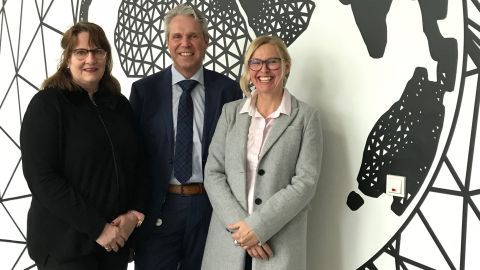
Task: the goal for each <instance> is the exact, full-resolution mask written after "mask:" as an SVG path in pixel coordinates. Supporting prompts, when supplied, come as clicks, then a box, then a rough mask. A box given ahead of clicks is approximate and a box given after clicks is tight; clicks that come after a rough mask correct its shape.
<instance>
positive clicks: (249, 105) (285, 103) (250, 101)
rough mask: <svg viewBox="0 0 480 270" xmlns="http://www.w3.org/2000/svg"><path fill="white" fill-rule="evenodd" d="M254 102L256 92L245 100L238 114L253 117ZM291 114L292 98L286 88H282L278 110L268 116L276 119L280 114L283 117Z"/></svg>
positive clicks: (254, 113)
mask: <svg viewBox="0 0 480 270" xmlns="http://www.w3.org/2000/svg"><path fill="white" fill-rule="evenodd" d="M256 101H257V94H256V92H253V94H252V96H251V97H249V98H247V100H246V101H245V103H244V104H243V107H242V109H241V110H240V113H248V115H250V116H255V115H256V114H257V107H256ZM291 112H292V97H291V95H290V92H288V90H287V88H284V89H283V96H282V101H281V102H280V105H279V106H278V108H277V109H276V110H275V111H274V112H273V113H272V114H271V115H270V116H271V117H272V118H277V117H279V116H280V114H281V113H282V114H285V115H290V113H291Z"/></svg>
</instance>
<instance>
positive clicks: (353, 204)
mask: <svg viewBox="0 0 480 270" xmlns="http://www.w3.org/2000/svg"><path fill="white" fill-rule="evenodd" d="M363 204H364V200H363V198H362V196H360V194H358V193H356V192H355V191H352V192H350V194H348V197H347V205H348V207H349V208H350V209H351V210H352V211H356V210H358V209H359V208H360V207H362V205H363Z"/></svg>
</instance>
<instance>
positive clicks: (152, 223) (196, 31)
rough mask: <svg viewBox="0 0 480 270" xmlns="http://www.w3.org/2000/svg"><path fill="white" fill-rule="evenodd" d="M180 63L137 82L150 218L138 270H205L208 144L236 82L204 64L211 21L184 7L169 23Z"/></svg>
mask: <svg viewBox="0 0 480 270" xmlns="http://www.w3.org/2000/svg"><path fill="white" fill-rule="evenodd" d="M164 25H165V35H166V40H167V43H168V50H169V52H170V55H171V58H172V60H173V64H172V65H171V66H169V67H167V68H165V69H164V70H162V71H161V72H158V73H155V74H153V75H150V76H148V77H146V78H143V79H141V80H139V81H136V82H135V83H133V85H132V90H131V94H130V102H131V105H132V108H133V111H134V115H135V118H136V124H137V128H138V132H139V134H140V138H141V139H142V144H143V147H144V154H145V167H146V168H145V174H144V176H143V177H144V181H145V182H146V185H147V186H148V187H149V190H148V192H147V194H148V195H149V198H147V201H148V209H147V212H146V213H145V215H146V218H145V221H144V222H143V225H142V227H141V228H140V230H139V231H138V235H137V243H136V247H135V268H136V269H137V270H143V269H145V270H147V269H148V270H167V269H168V270H170V269H172V270H176V269H182V270H193V269H200V266H201V261H202V256H203V250H204V247H205V239H206V236H207V232H208V226H209V223H210V217H211V213H212V208H211V205H210V202H209V200H208V197H207V195H206V193H205V189H204V187H203V170H204V166H205V162H206V160H207V154H208V146H209V144H210V141H211V139H212V136H213V133H214V131H215V126H216V124H217V120H218V118H219V116H220V113H221V109H222V107H223V104H225V103H227V102H230V101H233V100H236V99H239V98H241V97H242V92H241V90H240V87H239V85H238V83H237V82H235V81H233V80H231V79H229V78H228V77H226V76H224V75H221V74H219V73H217V72H214V71H211V70H207V69H205V68H204V67H203V65H202V63H203V59H204V56H205V52H206V50H207V47H208V41H209V38H208V31H207V20H206V18H205V16H204V15H203V14H201V13H200V12H199V11H198V10H197V9H196V8H194V7H192V6H190V5H188V4H181V5H179V6H177V7H175V8H174V9H172V10H170V11H169V12H168V13H167V14H166V15H165V20H164Z"/></svg>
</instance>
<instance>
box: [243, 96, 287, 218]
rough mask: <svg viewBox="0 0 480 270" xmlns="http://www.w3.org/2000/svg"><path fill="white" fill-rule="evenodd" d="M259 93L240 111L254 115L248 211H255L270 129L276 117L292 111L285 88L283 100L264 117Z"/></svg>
mask: <svg viewBox="0 0 480 270" xmlns="http://www.w3.org/2000/svg"><path fill="white" fill-rule="evenodd" d="M256 101H257V95H256V94H255V93H254V94H253V95H252V97H250V98H248V99H247V100H246V101H245V104H244V105H243V107H242V109H241V110H240V113H248V115H250V116H251V117H252V119H251V121H250V128H249V129H248V141H247V164H246V165H247V187H246V188H247V205H248V213H249V214H251V213H252V212H253V200H254V194H255V184H256V180H257V167H258V161H259V160H258V159H259V157H260V153H261V151H262V146H263V145H264V143H265V141H266V140H267V137H268V135H269V134H270V131H271V130H272V127H273V124H274V123H275V119H276V118H278V117H279V116H280V114H282V113H283V114H286V115H290V112H291V105H292V104H291V97H290V93H289V92H288V90H287V89H284V91H283V96H282V102H281V103H280V106H278V108H277V110H275V111H274V112H273V113H272V114H270V115H269V116H268V117H267V118H264V117H263V116H262V115H261V114H260V113H259V112H258V111H257V107H256Z"/></svg>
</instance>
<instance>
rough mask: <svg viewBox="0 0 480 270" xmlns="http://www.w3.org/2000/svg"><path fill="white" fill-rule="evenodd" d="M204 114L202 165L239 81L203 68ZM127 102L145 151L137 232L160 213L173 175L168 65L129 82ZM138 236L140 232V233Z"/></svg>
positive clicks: (238, 92) (236, 96)
mask: <svg viewBox="0 0 480 270" xmlns="http://www.w3.org/2000/svg"><path fill="white" fill-rule="evenodd" d="M204 82H205V115H204V126H203V141H202V168H204V167H205V162H206V161H207V155H208V147H209V145H210V141H211V140H212V136H213V133H214V131H215V126H216V125H217V121H218V118H219V117H220V114H221V112H222V107H223V104H225V103H227V102H230V101H234V100H237V99H240V98H242V92H241V90H240V87H239V85H238V83H237V82H236V81H234V80H232V79H230V78H228V77H227V76H225V75H222V74H220V73H217V72H215V71H211V70H207V69H205V68H204ZM130 103H131V105H132V108H133V112H134V116H135V121H136V125H137V129H138V131H139V134H140V139H141V141H142V144H143V146H144V149H143V150H144V152H145V162H146V164H145V165H146V166H145V170H146V171H145V174H144V175H145V177H146V179H144V181H145V183H146V187H147V188H148V190H147V192H146V194H149V198H147V207H146V209H145V212H146V213H145V215H146V218H145V221H144V223H143V225H142V227H141V230H140V235H145V233H147V234H148V232H149V231H150V230H151V229H152V228H153V226H154V223H155V220H156V219H157V218H159V217H160V216H161V213H162V205H163V203H164V201H165V194H166V190H167V187H168V184H169V182H170V178H171V176H172V169H173V155H174V151H173V147H174V138H173V136H174V131H173V116H172V71H171V66H169V67H168V68H166V69H164V70H162V71H160V72H158V73H155V74H153V75H150V76H148V77H145V78H143V79H140V80H138V81H136V82H134V83H133V84H132V90H131V93H130ZM140 238H141V236H140Z"/></svg>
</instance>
